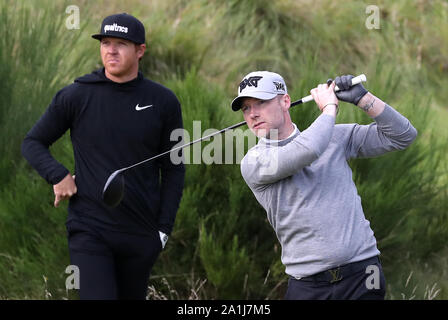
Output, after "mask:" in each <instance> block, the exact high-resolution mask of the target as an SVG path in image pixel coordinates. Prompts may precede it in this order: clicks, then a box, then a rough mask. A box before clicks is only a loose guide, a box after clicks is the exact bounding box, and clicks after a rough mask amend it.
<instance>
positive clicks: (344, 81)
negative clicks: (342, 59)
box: [334, 74, 368, 106]
mask: <svg viewBox="0 0 448 320" xmlns="http://www.w3.org/2000/svg"><path fill="white" fill-rule="evenodd" d="M352 78H354V76H352V75H350V74H349V75H345V76H341V77H336V79H334V81H335V82H336V85H337V86H338V87H339V89H340V91H338V92H336V97H338V99H339V100H341V101H345V102H350V103H353V104H354V105H355V106H356V105H357V104H358V102H359V100H361V98H362V97H364V95H366V94H367V92H368V91H367V90H366V88H364V86H363V85H362V84H361V83H358V84H357V85H354V86H352V87H351V85H352Z"/></svg>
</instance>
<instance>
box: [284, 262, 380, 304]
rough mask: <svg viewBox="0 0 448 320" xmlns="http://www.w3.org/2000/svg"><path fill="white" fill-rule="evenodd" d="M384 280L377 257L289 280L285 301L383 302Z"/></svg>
mask: <svg viewBox="0 0 448 320" xmlns="http://www.w3.org/2000/svg"><path fill="white" fill-rule="evenodd" d="M385 294H386V280H385V277H384V273H383V268H382V266H381V262H380V261H379V258H378V257H373V258H370V259H367V260H363V261H359V262H355V263H350V264H348V265H345V266H342V267H339V268H335V269H331V270H327V271H324V272H320V273H318V274H316V275H313V276H309V277H305V278H302V279H299V280H298V279H295V278H292V277H291V278H289V281H288V290H287V292H286V295H285V299H286V300H384V296H385Z"/></svg>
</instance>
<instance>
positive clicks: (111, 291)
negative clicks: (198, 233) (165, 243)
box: [66, 221, 162, 300]
mask: <svg viewBox="0 0 448 320" xmlns="http://www.w3.org/2000/svg"><path fill="white" fill-rule="evenodd" d="M66 225H67V232H68V244H69V252H70V263H71V264H72V265H75V266H77V267H78V270H79V275H80V277H79V297H80V299H82V300H93V299H95V300H116V299H133V300H141V299H145V298H146V294H147V287H148V280H149V275H150V272H151V269H152V267H153V265H154V263H155V261H156V259H157V257H158V255H159V253H160V251H161V250H162V243H161V241H160V238H159V234H158V232H156V231H155V232H154V234H148V236H142V235H132V234H127V233H119V232H111V231H109V230H106V229H100V228H97V227H95V228H94V227H91V226H87V225H85V224H83V223H80V222H78V221H70V222H68V223H67V224H66Z"/></svg>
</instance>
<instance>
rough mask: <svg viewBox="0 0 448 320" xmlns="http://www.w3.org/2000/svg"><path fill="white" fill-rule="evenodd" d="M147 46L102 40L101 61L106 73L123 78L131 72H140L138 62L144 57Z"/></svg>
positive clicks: (117, 39)
mask: <svg viewBox="0 0 448 320" xmlns="http://www.w3.org/2000/svg"><path fill="white" fill-rule="evenodd" d="M145 48H146V46H145V45H144V44H142V45H136V44H135V43H133V42H131V41H128V40H125V39H119V38H108V37H105V38H103V39H101V59H102V61H103V65H104V68H105V69H106V71H107V72H108V73H109V74H111V75H113V76H115V77H121V76H123V75H126V74H128V73H129V72H130V71H131V70H135V68H137V70H138V61H139V59H140V58H141V57H142V56H143V53H144V52H145Z"/></svg>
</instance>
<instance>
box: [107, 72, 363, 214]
mask: <svg viewBox="0 0 448 320" xmlns="http://www.w3.org/2000/svg"><path fill="white" fill-rule="evenodd" d="M365 81H367V78H366V76H365V75H364V74H361V75H359V76H357V77H354V78H352V86H354V85H356V84H358V83H361V82H365ZM329 82H330V83H331V81H330V80H329ZM339 90H340V89H339V88H338V87H337V86H336V87H335V90H334V91H335V92H336V91H339ZM312 100H313V97H312V96H311V95H309V96H306V97H304V98H302V99H300V100H297V101H295V102H292V103H291V107H293V106H296V105H298V104H302V103H306V102H309V101H312ZM245 124H246V121H241V122H239V123H237V124H234V125H232V126H230V127H227V128H224V129H222V130H220V131H217V132H214V133H212V134H209V135H207V136H205V137H202V138H200V139H196V140H194V141H192V142H189V143H186V144H184V145H182V146H179V147H176V148H173V149H171V150H168V151H165V152H163V153H161V154H158V155H156V156H153V157H151V158H148V159H146V160H143V161H140V162H138V163H135V164H133V165H131V166H129V167H125V168H121V169H118V170H116V171H114V172H113V173H112V174H111V175H110V176H109V178H108V179H107V181H106V184H105V185H104V189H103V201H104V203H105V204H106V205H108V206H109V207H116V206H117V205H118V204H119V203H120V202H121V200H122V199H123V196H124V185H125V180H124V176H123V172H124V171H126V170H129V169H131V168H134V167H137V166H140V165H142V164H144V163H146V162H149V161H152V160H155V159H158V158H160V157H163V156H164V155H166V154H169V153H171V152H174V151H178V150H180V149H183V148H186V147H188V146H191V145H192V144H195V143H197V142H200V141H203V140H205V139H209V138H211V137H213V136H216V135H218V134H221V133H223V132H226V131H228V130H232V129H235V128H238V127H241V126H243V125H245Z"/></svg>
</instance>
